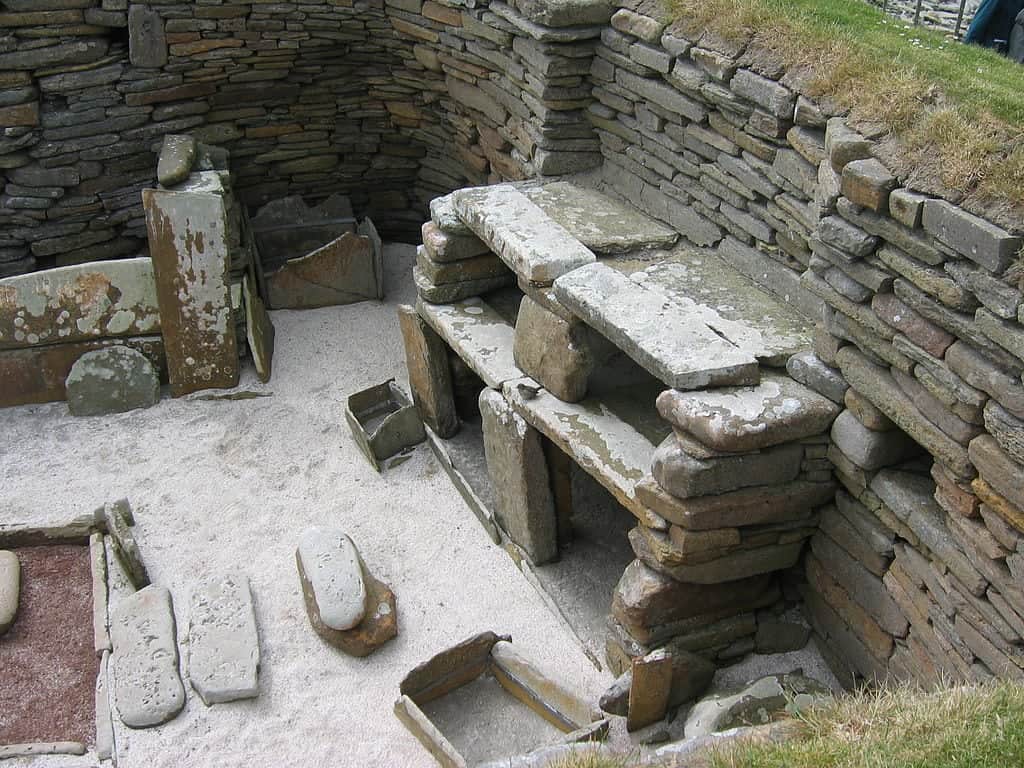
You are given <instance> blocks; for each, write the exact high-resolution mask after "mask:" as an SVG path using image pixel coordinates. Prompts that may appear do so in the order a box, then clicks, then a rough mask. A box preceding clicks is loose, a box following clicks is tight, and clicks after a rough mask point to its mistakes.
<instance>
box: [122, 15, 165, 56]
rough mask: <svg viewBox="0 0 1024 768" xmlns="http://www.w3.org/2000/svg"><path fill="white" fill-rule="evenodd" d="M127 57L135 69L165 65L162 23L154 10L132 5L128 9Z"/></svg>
mask: <svg viewBox="0 0 1024 768" xmlns="http://www.w3.org/2000/svg"><path fill="white" fill-rule="evenodd" d="M128 57H129V60H130V61H131V63H132V64H133V65H134V66H136V67H153V68H156V67H162V66H164V65H165V64H166V63H167V36H166V34H165V33H164V21H163V19H162V18H161V17H160V14H159V13H158V12H157V11H156V9H154V8H149V7H148V6H144V5H132V6H131V8H129V9H128Z"/></svg>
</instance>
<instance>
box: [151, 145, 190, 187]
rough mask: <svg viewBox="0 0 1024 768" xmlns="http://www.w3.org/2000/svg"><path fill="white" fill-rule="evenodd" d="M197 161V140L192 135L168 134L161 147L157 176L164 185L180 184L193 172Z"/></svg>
mask: <svg viewBox="0 0 1024 768" xmlns="http://www.w3.org/2000/svg"><path fill="white" fill-rule="evenodd" d="M195 161H196V140H195V139H194V138H193V137H191V136H184V135H180V134H168V135H166V136H164V143H163V145H162V146H161V147H160V157H159V159H158V160H157V163H156V178H157V181H159V182H160V183H161V184H162V185H163V186H165V187H173V186H175V185H176V184H180V183H181V182H183V181H184V180H185V179H187V178H188V175H189V174H190V173H191V172H192V165H193V164H194V163H195Z"/></svg>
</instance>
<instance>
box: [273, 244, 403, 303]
mask: <svg viewBox="0 0 1024 768" xmlns="http://www.w3.org/2000/svg"><path fill="white" fill-rule="evenodd" d="M383 279H384V278H383V275H382V274H381V273H380V270H379V269H378V265H377V256H376V254H375V253H374V248H373V243H372V242H371V240H370V238H368V237H363V236H361V235H356V234H353V233H352V232H346V233H345V234H343V235H342V236H341V237H339V238H337V239H336V240H332V241H331V242H329V243H327V244H326V245H324V246H322V247H320V248H317V249H316V250H315V251H313V252H312V253H309V254H307V255H305V256H302V257H300V258H297V259H290V260H289V261H287V262H285V264H284V266H283V267H281V268H280V269H278V270H277V271H275V272H271V273H270V274H268V275H267V277H266V280H267V301H268V302H269V303H270V306H271V308H272V309H309V308H314V307H328V306H337V305H343V304H352V303H355V302H360V301H367V300H369V299H379V298H381V296H382V295H383Z"/></svg>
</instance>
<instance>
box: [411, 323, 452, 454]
mask: <svg viewBox="0 0 1024 768" xmlns="http://www.w3.org/2000/svg"><path fill="white" fill-rule="evenodd" d="M398 324H399V328H400V329H401V331H402V340H403V342H404V345H405V362H406V370H407V371H408V374H409V387H410V389H411V390H412V398H413V402H415V404H416V408H417V410H418V411H419V413H420V417H421V418H422V419H423V421H424V423H425V424H426V425H427V426H429V427H430V428H431V429H432V430H434V432H436V433H437V434H438V436H439V437H442V438H448V437H451V436H453V435H454V434H455V433H456V432H458V431H459V417H458V415H457V413H456V411H455V396H454V394H453V390H452V380H451V369H450V368H449V367H448V347H447V345H446V344H445V343H444V341H443V340H442V339H441V337H440V336H438V335H437V333H436V332H435V331H434V329H433V328H431V327H430V326H429V325H427V324H426V323H425V322H424V321H423V319H422V318H421V317H420V316H419V315H418V314H417V313H416V310H415V308H413V307H410V306H408V305H405V304H403V305H400V306H399V307H398Z"/></svg>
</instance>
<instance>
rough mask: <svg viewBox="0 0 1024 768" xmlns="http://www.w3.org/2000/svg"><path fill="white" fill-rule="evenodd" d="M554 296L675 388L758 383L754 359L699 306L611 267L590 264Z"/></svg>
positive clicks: (560, 283) (557, 287) (566, 278)
mask: <svg viewBox="0 0 1024 768" xmlns="http://www.w3.org/2000/svg"><path fill="white" fill-rule="evenodd" d="M555 296H556V297H557V298H558V300H559V301H560V302H561V303H562V304H564V305H565V306H566V307H568V308H569V309H570V310H571V311H572V312H573V314H575V315H577V316H578V317H580V318H581V319H582V320H583V321H584V322H585V323H587V325H589V326H591V327H592V328H594V329H596V330H597V331H598V332H599V333H601V335H603V336H604V337H606V338H607V339H609V340H610V341H611V342H612V343H613V344H615V345H616V346H618V347H619V348H620V349H622V350H623V351H624V352H625V353H626V354H628V355H629V356H630V357H631V358H633V360H635V361H636V362H637V363H638V364H639V365H641V366H642V367H643V368H644V369H646V370H647V371H648V372H650V373H651V374H652V375H653V376H656V377H657V378H659V379H661V380H662V381H663V382H665V383H666V384H667V385H668V386H670V387H674V388H676V389H703V388H705V387H709V386H727V385H730V384H736V385H739V384H756V383H757V381H758V378H759V373H758V366H757V360H756V359H755V357H754V355H752V354H751V353H750V352H748V351H747V350H743V349H741V348H739V347H737V346H736V345H734V344H732V343H730V342H729V341H727V340H725V339H723V338H722V337H721V336H720V335H719V334H717V333H716V332H715V331H714V330H712V329H711V328H710V327H709V326H708V324H707V322H706V314H705V313H704V312H702V311H701V309H700V308H699V307H696V306H687V305H686V304H684V303H679V302H676V301H673V299H672V298H670V297H669V296H668V295H667V294H665V293H664V292H662V291H660V290H657V289H653V288H648V287H646V286H645V285H644V281H642V280H635V279H631V278H630V277H629V276H627V275H625V274H623V273H622V272H620V271H619V270H617V269H613V268H612V267H610V266H608V265H607V264H603V263H601V264H591V265H588V266H585V267H581V268H580V269H577V270H575V271H573V272H570V273H569V274H567V275H564V276H563V277H561V278H559V279H558V280H557V281H555Z"/></svg>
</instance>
